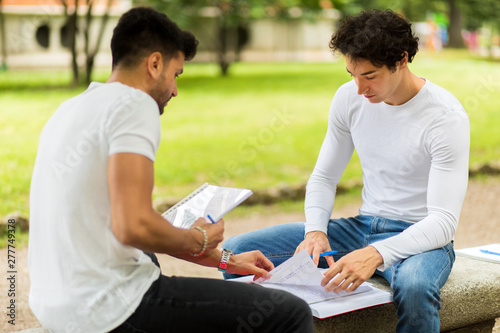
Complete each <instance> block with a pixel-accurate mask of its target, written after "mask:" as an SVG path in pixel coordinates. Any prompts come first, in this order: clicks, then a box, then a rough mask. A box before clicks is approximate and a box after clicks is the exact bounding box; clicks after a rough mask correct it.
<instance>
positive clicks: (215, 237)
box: [191, 218, 224, 253]
mask: <svg viewBox="0 0 500 333" xmlns="http://www.w3.org/2000/svg"><path fill="white" fill-rule="evenodd" d="M195 227H200V228H202V229H203V230H205V231H206V233H207V238H208V241H207V247H206V249H205V252H208V251H210V250H213V249H215V248H216V247H217V246H218V245H219V243H220V242H222V241H223V240H224V220H222V219H221V220H220V221H218V222H217V223H207V221H206V220H205V219H204V218H199V219H197V220H196V222H195V223H194V224H193V226H192V227H191V229H192V230H193V233H194V235H195V236H196V239H197V240H199V241H200V242H199V243H198V244H196V245H195V246H194V247H195V249H197V250H194V251H193V253H198V252H199V251H200V250H201V247H202V246H203V242H204V239H203V234H202V233H201V232H200V231H199V230H196V229H194V228H195Z"/></svg>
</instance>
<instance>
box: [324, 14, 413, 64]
mask: <svg viewBox="0 0 500 333" xmlns="http://www.w3.org/2000/svg"><path fill="white" fill-rule="evenodd" d="M330 49H331V50H332V51H333V52H336V51H340V52H341V53H342V54H343V55H344V56H345V55H348V56H349V57H350V58H352V59H353V60H356V59H358V58H363V59H367V60H369V61H370V62H371V63H372V64H373V65H375V66H377V67H382V66H383V65H386V66H387V67H388V68H389V69H390V70H392V71H394V70H395V69H396V65H397V62H398V61H400V60H401V59H403V58H404V56H405V55H404V52H408V62H412V60H413V57H415V54H416V53H417V51H418V37H415V36H414V35H413V33H412V31H411V23H409V22H408V21H407V20H406V19H404V18H403V17H401V16H399V15H398V14H396V13H394V12H393V11H391V10H378V9H374V10H369V11H364V12H361V13H360V14H359V15H357V16H353V17H348V18H346V19H345V21H343V22H342V24H341V25H340V27H339V29H338V30H337V32H336V33H334V34H333V36H332V39H331V40H330Z"/></svg>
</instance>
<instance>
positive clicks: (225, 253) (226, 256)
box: [219, 249, 233, 272]
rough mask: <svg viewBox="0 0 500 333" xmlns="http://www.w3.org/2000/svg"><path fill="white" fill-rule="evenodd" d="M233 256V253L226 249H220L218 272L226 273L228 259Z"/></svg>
mask: <svg viewBox="0 0 500 333" xmlns="http://www.w3.org/2000/svg"><path fill="white" fill-rule="evenodd" d="M232 254H233V251H230V250H228V249H222V255H221V256H220V262H219V271H221V272H226V269H227V263H228V262H229V258H230V257H231V255H232Z"/></svg>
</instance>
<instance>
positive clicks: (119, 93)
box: [28, 7, 313, 333]
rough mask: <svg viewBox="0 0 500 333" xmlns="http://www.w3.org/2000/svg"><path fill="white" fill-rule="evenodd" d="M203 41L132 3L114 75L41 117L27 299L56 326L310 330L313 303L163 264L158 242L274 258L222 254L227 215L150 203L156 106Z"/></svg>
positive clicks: (204, 258)
mask: <svg viewBox="0 0 500 333" xmlns="http://www.w3.org/2000/svg"><path fill="white" fill-rule="evenodd" d="M196 47H197V41H196V39H195V38H194V36H193V35H192V34H190V33H188V32H185V31H182V30H180V29H179V28H178V27H177V25H176V24H175V23H174V22H172V21H171V20H170V19H169V18H167V16H166V15H165V14H161V13H158V12H156V11H154V10H152V9H149V8H143V7H139V8H134V9H131V10H130V11H128V12H127V13H125V14H124V15H123V16H122V17H121V18H120V21H119V22H118V25H117V26H116V28H115V29H114V32H113V38H112V40H111V51H112V56H113V71H112V73H111V76H110V78H109V79H108V81H107V82H106V83H97V82H93V83H92V84H91V85H90V86H89V87H88V89H87V90H86V91H85V92H83V93H82V94H80V95H78V96H76V97H74V98H72V99H70V100H68V101H66V102H64V103H63V104H62V105H61V106H60V107H59V108H58V109H57V110H56V112H55V113H54V114H53V115H52V117H51V118H50V119H49V121H48V122H47V124H46V125H45V127H44V129H43V131H42V133H41V136H40V142H39V147H38V153H37V157H36V162H35V167H34V170H33V177H32V182H31V192H30V219H31V221H30V239H29V263H28V264H29V271H30V279H31V290H30V297H29V302H30V307H31V309H32V310H33V313H34V314H35V316H36V317H37V318H38V319H39V321H40V322H41V324H42V325H43V326H44V327H45V328H47V329H49V330H50V331H51V332H71V333H77V332H83V333H90V332H109V331H113V332H214V333H219V332H229V331H230V332H236V331H241V332H244V331H249V330H251V331H253V332H269V333H271V332H312V331H313V328H312V326H313V325H312V315H311V311H310V309H309V306H308V305H307V304H306V303H305V302H304V301H302V300H301V299H299V298H297V297H295V296H293V295H291V294H289V293H285V292H281V291H272V290H270V289H266V288H261V287H259V286H255V285H249V284H243V283H231V282H226V281H223V280H213V279H197V278H183V277H175V276H172V277H168V276H165V275H162V274H161V271H160V267H159V264H158V261H157V259H156V256H155V255H154V254H153V253H154V252H160V253H166V254H169V255H171V256H174V257H177V258H180V259H184V260H187V261H191V262H194V263H197V264H200V265H205V266H211V267H217V266H219V270H224V269H225V270H227V272H230V273H238V274H256V275H258V276H262V277H266V276H267V275H268V271H270V270H271V269H272V268H273V264H272V263H271V262H270V261H269V260H268V259H267V258H266V257H264V256H263V255H262V253H260V252H259V251H252V252H247V253H242V254H238V255H233V256H232V255H231V253H229V252H227V251H224V252H223V254H222V253H221V251H219V250H218V249H217V245H218V244H219V243H220V242H221V241H222V239H223V232H224V221H222V220H221V221H218V223H215V224H211V223H207V222H206V221H205V220H204V219H199V220H198V221H196V223H195V225H194V226H193V227H192V228H191V229H178V228H175V227H174V226H172V225H171V224H170V223H168V222H167V221H165V220H164V219H163V218H162V216H161V215H160V213H158V212H157V211H155V210H154V209H153V206H152V201H151V194H152V191H153V184H154V179H153V178H154V177H153V175H154V167H153V165H154V160H155V156H156V152H157V149H158V146H159V143H160V115H161V114H162V113H163V108H164V107H165V106H166V105H167V103H168V101H169V100H170V99H171V98H172V97H175V96H177V84H176V78H177V77H178V76H179V75H180V74H181V73H182V72H183V64H184V61H185V60H190V59H192V58H193V57H194V55H195V54H196ZM189 153H190V152H186V154H189ZM172 163H175V161H172Z"/></svg>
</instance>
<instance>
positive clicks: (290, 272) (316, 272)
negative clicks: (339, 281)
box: [256, 250, 372, 304]
mask: <svg viewBox="0 0 500 333" xmlns="http://www.w3.org/2000/svg"><path fill="white" fill-rule="evenodd" d="M269 274H270V275H271V277H270V278H269V279H268V280H263V279H258V280H257V281H256V283H259V284H261V285H262V286H264V287H268V288H274V289H280V290H285V291H288V292H290V293H292V294H294V295H295V296H297V297H300V298H302V299H303V300H305V301H306V302H307V303H309V304H312V303H316V302H321V301H324V300H328V299H333V298H338V297H348V296H349V295H354V294H359V293H362V292H367V291H370V290H372V288H371V287H370V286H369V285H368V284H364V285H361V286H360V287H359V288H358V289H356V291H354V292H351V293H346V292H344V291H343V292H341V293H334V292H332V291H330V292H327V291H325V289H324V287H322V286H321V280H322V279H323V273H322V272H321V270H320V269H318V268H317V267H316V265H315V264H314V262H313V261H312V259H311V257H310V256H309V254H308V253H307V251H306V250H302V251H301V252H299V253H297V254H296V255H295V256H293V257H291V258H290V259H288V260H287V261H285V262H284V263H282V264H281V265H279V266H278V267H276V268H275V269H273V270H272V271H271V272H269Z"/></svg>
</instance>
